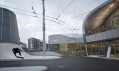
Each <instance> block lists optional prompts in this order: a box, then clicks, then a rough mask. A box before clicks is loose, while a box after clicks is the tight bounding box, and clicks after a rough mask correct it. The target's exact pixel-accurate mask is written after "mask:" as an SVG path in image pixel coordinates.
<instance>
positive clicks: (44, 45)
mask: <svg viewBox="0 0 119 71" xmlns="http://www.w3.org/2000/svg"><path fill="white" fill-rule="evenodd" d="M44 2H45V1H44V0H42V4H43V54H44V56H45V50H46V42H45V3H44Z"/></svg>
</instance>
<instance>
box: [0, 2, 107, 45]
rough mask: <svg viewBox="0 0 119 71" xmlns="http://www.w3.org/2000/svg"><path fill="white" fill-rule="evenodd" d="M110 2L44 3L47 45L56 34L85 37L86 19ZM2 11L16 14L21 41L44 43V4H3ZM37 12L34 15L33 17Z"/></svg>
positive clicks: (0, 3) (1, 5) (0, 4)
mask: <svg viewBox="0 0 119 71" xmlns="http://www.w3.org/2000/svg"><path fill="white" fill-rule="evenodd" d="M105 1H107V0H45V13H46V20H45V22H46V23H45V26H46V42H47V41H48V36H49V35H53V34H69V33H70V34H75V33H78V34H82V33H83V32H82V25H83V21H84V19H85V17H86V16H87V15H88V14H89V13H90V11H91V10H93V9H94V8H96V7H98V6H99V5H100V4H102V3H104V2H105ZM0 7H3V8H7V9H9V10H11V11H13V12H14V13H15V14H16V18H17V24H18V30H19V36H20V41H21V42H24V43H26V44H28V38H31V37H34V38H37V39H40V40H43V34H42V20H43V19H42V0H0ZM33 12H35V13H36V14H35V13H33Z"/></svg>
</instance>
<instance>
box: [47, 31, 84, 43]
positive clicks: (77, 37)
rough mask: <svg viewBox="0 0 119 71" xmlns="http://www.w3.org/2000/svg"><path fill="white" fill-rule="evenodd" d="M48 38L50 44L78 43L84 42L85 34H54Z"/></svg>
mask: <svg viewBox="0 0 119 71" xmlns="http://www.w3.org/2000/svg"><path fill="white" fill-rule="evenodd" d="M48 38H49V40H48V43H49V44H61V43H76V42H81V43H83V42H84V40H83V35H81V34H74V33H70V34H54V35H50V36H49V37H48Z"/></svg>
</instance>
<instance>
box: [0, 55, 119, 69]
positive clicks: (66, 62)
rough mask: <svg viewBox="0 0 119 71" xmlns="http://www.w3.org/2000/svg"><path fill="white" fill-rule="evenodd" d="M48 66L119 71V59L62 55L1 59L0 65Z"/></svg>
mask: <svg viewBox="0 0 119 71" xmlns="http://www.w3.org/2000/svg"><path fill="white" fill-rule="evenodd" d="M19 66H47V67H48V70H47V71H119V60H110V59H98V58H88V57H70V56H69V57H62V59H56V60H21V61H20V60H19V61H0V67H19Z"/></svg>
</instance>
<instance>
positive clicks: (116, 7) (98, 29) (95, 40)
mask: <svg viewBox="0 0 119 71" xmlns="http://www.w3.org/2000/svg"><path fill="white" fill-rule="evenodd" d="M83 33H84V38H85V40H86V41H85V42H86V44H87V50H88V54H89V55H100V56H106V54H107V50H108V47H111V56H114V57H118V56H119V0H108V1H107V2H105V3H103V4H102V5H100V6H99V7H97V8H96V9H94V10H93V11H91V12H90V13H89V15H88V16H87V17H86V19H85V21H84V24H83Z"/></svg>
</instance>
